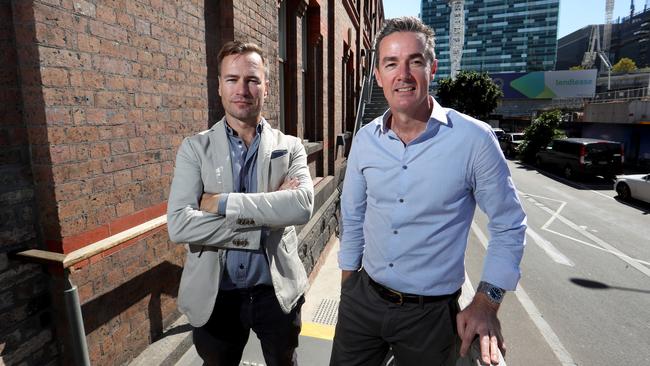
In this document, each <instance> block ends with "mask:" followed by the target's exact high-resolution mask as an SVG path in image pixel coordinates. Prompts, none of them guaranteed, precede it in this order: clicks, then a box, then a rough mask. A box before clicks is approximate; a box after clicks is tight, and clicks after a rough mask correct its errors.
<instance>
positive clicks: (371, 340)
mask: <svg viewBox="0 0 650 366" xmlns="http://www.w3.org/2000/svg"><path fill="white" fill-rule="evenodd" d="M459 311H460V309H459V306H458V298H457V297H456V296H452V297H450V298H448V299H444V300H440V301H436V302H429V303H423V304H418V303H404V304H401V305H397V304H393V303H391V302H388V301H386V300H384V299H383V298H381V297H380V296H379V295H378V294H377V292H376V291H375V289H374V288H372V287H371V285H370V284H369V282H368V274H367V273H366V272H365V271H363V270H362V271H361V272H357V273H354V274H353V275H352V276H351V277H350V278H348V279H347V280H346V281H345V282H344V283H343V285H342V288H341V302H340V304H339V318H338V322H337V324H336V333H335V335H334V345H333V348H332V356H331V359H330V366H352V365H355V366H377V365H381V364H382V362H383V361H384V359H385V358H386V354H387V352H388V350H389V348H391V349H392V352H393V355H394V357H395V363H396V364H397V366H411V365H427V366H432V365H445V366H447V365H455V363H456V360H457V358H458V354H459V349H460V347H459V345H460V340H459V338H458V333H457V331H456V315H457V314H458V312H459Z"/></svg>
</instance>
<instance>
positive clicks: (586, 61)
mask: <svg viewBox="0 0 650 366" xmlns="http://www.w3.org/2000/svg"><path fill="white" fill-rule="evenodd" d="M613 13H614V0H606V3H605V25H604V26H603V42H602V48H601V43H600V25H598V24H594V25H592V26H591V35H590V37H589V47H588V48H587V51H586V52H585V54H584V56H583V57H582V67H583V68H585V69H590V68H592V67H593V66H594V63H595V62H596V57H598V58H599V59H600V61H601V67H604V68H606V69H607V71H608V74H611V71H612V64H611V62H610V61H609V56H608V54H609V46H610V43H611V39H612V15H613ZM609 88H610V79H609V77H608V79H607V89H608V90H609Z"/></svg>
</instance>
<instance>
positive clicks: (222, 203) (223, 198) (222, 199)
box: [217, 193, 228, 216]
mask: <svg viewBox="0 0 650 366" xmlns="http://www.w3.org/2000/svg"><path fill="white" fill-rule="evenodd" d="M227 205H228V193H222V194H220V195H219V203H218V204H217V214H219V215H221V216H225V215H226V206H227Z"/></svg>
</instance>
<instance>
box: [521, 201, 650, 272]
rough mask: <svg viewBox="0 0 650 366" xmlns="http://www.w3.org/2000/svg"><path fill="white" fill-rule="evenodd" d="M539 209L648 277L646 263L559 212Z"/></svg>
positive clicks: (648, 270) (545, 208)
mask: <svg viewBox="0 0 650 366" xmlns="http://www.w3.org/2000/svg"><path fill="white" fill-rule="evenodd" d="M519 193H520V194H521V195H522V196H525V197H528V200H531V199H532V200H533V201H534V202H537V201H536V200H535V199H534V198H533V197H538V198H543V199H549V200H553V201H557V200H554V199H552V198H548V197H542V196H536V195H532V194H527V193H524V192H521V191H520V192H519ZM540 209H541V210H543V211H545V212H547V213H549V214H550V215H551V216H555V219H557V220H559V221H561V222H562V223H564V224H565V225H567V226H568V227H570V228H571V229H573V230H575V231H577V232H579V233H580V234H582V236H584V237H586V238H588V239H589V240H591V241H593V242H595V243H596V244H598V245H600V246H601V248H605V249H607V251H608V252H609V253H611V254H613V255H615V256H616V257H618V258H620V259H621V260H622V261H624V262H625V263H627V264H629V265H630V266H632V267H634V268H636V269H637V270H638V271H639V272H641V273H643V274H644V275H646V276H648V277H650V269H649V268H648V267H645V266H644V265H642V264H641V262H644V263H647V262H645V261H641V260H638V259H634V258H632V257H630V256H628V255H627V254H625V253H623V252H621V251H620V250H619V249H618V248H616V247H614V246H613V245H611V244H609V243H607V242H606V241H604V240H602V239H600V238H599V237H597V236H595V235H594V234H592V233H590V232H589V231H587V230H585V229H584V228H582V227H581V226H580V225H578V224H576V223H574V222H573V221H571V220H569V219H567V218H566V217H564V216H562V215H560V214H559V212H555V211H553V210H551V209H550V208H548V207H540ZM543 230H546V231H548V232H551V233H554V234H559V233H557V232H556V231H553V230H550V229H548V228H545V227H543ZM559 235H560V236H562V237H565V238H567V239H571V240H573V241H575V242H578V243H582V244H584V243H585V242H584V241H582V240H579V239H576V238H572V237H570V236H568V235H564V234H559Z"/></svg>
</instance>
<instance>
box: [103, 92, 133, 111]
mask: <svg viewBox="0 0 650 366" xmlns="http://www.w3.org/2000/svg"><path fill="white" fill-rule="evenodd" d="M131 99H132V97H131V96H130V95H129V94H127V93H123V92H108V91H106V92H97V94H96V96H95V105H96V106H97V107H101V108H115V107H129V106H131V105H132V101H131Z"/></svg>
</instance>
